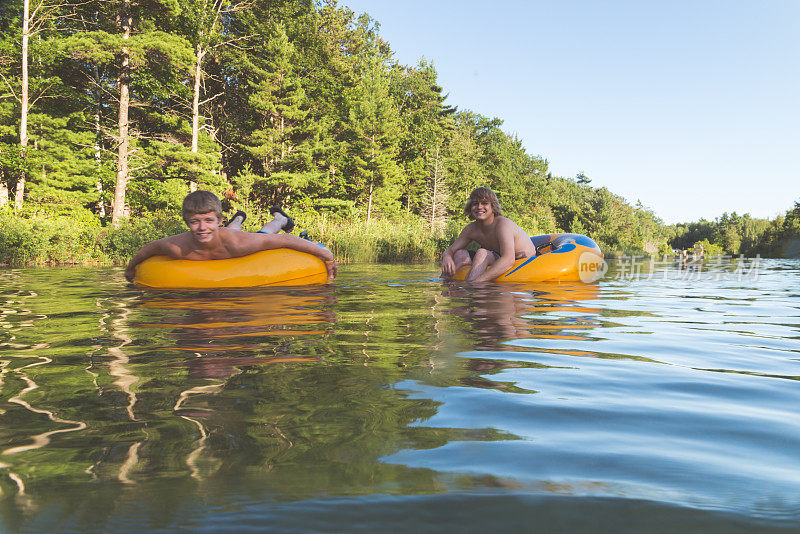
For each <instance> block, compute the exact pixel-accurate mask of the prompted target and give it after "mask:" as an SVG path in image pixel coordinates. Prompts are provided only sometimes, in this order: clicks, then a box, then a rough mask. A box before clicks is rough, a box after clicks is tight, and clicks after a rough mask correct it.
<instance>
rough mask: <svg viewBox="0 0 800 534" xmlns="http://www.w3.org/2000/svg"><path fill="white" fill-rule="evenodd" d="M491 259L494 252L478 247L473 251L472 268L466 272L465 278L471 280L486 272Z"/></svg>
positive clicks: (492, 259)
mask: <svg viewBox="0 0 800 534" xmlns="http://www.w3.org/2000/svg"><path fill="white" fill-rule="evenodd" d="M493 261H494V254H493V253H492V252H491V251H489V250H487V249H485V248H479V249H478V251H477V252H476V253H475V258H474V259H473V260H472V269H470V270H469V272H468V273H467V278H466V280H467V281H468V282H471V281H472V280H475V279H476V278H478V277H479V276H480V275H482V274H483V273H485V272H486V269H488V268H489V265H491V264H492V262H493Z"/></svg>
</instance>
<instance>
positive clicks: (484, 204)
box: [471, 200, 492, 221]
mask: <svg viewBox="0 0 800 534" xmlns="http://www.w3.org/2000/svg"><path fill="white" fill-rule="evenodd" d="M471 211H472V216H473V217H474V218H475V220H477V221H482V220H485V219H487V218H489V217H490V216H491V215H492V203H491V202H489V201H486V200H478V201H476V202H474V203H473V204H472V210H471Z"/></svg>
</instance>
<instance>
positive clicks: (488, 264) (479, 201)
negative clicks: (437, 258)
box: [442, 187, 536, 282]
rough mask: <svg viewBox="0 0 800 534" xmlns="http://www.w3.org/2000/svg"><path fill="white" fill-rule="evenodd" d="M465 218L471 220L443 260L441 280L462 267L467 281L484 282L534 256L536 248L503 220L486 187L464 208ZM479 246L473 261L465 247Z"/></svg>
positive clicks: (521, 232) (522, 233) (489, 190)
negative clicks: (518, 261) (515, 263)
mask: <svg viewBox="0 0 800 534" xmlns="http://www.w3.org/2000/svg"><path fill="white" fill-rule="evenodd" d="M464 214H465V215H466V216H467V217H469V218H470V219H473V222H471V223H469V224H468V225H467V226H466V227H465V228H464V229H463V230H462V231H461V234H460V235H459V236H458V238H457V239H456V240H455V242H454V243H453V244H452V245H450V246H449V247H448V248H447V250H445V251H444V255H443V256H442V276H443V277H445V278H452V277H453V275H454V274H455V272H456V271H457V270H458V269H459V268H460V267H463V266H465V265H471V266H472V267H471V268H470V270H469V272H468V273H467V276H466V280H467V281H470V282H485V281H489V280H494V279H495V278H497V277H498V276H500V275H502V274H503V273H505V272H506V271H508V270H509V269H510V268H511V267H512V266H513V265H514V262H515V261H516V260H518V259H520V258H528V257H533V256H536V247H535V246H534V245H533V242H532V241H531V238H530V237H528V234H527V233H525V231H524V230H523V229H522V228H520V227H519V226H517V224H516V223H514V222H513V221H512V220H511V219H509V218H507V217H503V210H502V208H501V207H500V202H499V201H498V200H497V195H495V193H494V191H492V190H491V189H489V188H488V187H478V188H477V189H475V190H474V191H473V192H472V193H471V194H470V195H469V200H468V201H467V203H466V205H465V206H464ZM473 241H475V242H476V243H478V244H479V245H480V247H481V248H479V249H478V250H477V251H476V252H475V255H474V257H472V256H471V255H470V252H469V251H468V250H467V246H469V244H470V243H471V242H473Z"/></svg>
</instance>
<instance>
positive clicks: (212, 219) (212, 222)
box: [186, 211, 220, 243]
mask: <svg viewBox="0 0 800 534" xmlns="http://www.w3.org/2000/svg"><path fill="white" fill-rule="evenodd" d="M219 223H220V220H219V217H217V214H216V213H214V212H213V211H209V212H208V213H195V214H194V215H191V216H189V218H188V219H186V225H187V226H188V227H189V231H190V232H191V233H192V236H193V237H194V239H195V241H197V242H199V243H208V242H210V241H212V240H213V239H214V238H215V237H216V235H217V232H219Z"/></svg>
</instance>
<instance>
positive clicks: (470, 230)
mask: <svg viewBox="0 0 800 534" xmlns="http://www.w3.org/2000/svg"><path fill="white" fill-rule="evenodd" d="M477 233H478V223H477V221H472V222H471V223H469V224H467V225H466V226H465V227H464V229H463V230H461V235H462V236H464V237H470V238H471V237H473V236H475V235H476V234H477Z"/></svg>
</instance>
